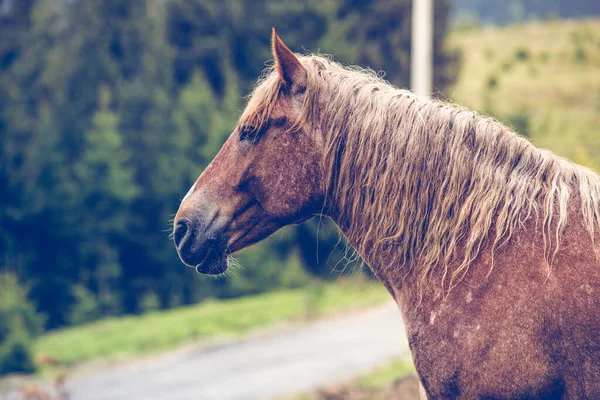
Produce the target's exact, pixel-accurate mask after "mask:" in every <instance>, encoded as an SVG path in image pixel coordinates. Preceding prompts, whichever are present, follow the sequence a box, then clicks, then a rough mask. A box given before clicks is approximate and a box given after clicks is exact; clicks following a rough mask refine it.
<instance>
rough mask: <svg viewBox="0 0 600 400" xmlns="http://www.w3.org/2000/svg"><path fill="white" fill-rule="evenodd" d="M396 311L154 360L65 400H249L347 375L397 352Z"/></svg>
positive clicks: (73, 388)
mask: <svg viewBox="0 0 600 400" xmlns="http://www.w3.org/2000/svg"><path fill="white" fill-rule="evenodd" d="M407 352H408V344H407V342H406V338H405V334H404V326H403V324H402V320H401V316H400V312H399V311H398V308H397V307H396V305H395V304H393V303H392V304H389V303H388V304H385V305H383V306H380V307H377V308H373V309H370V310H367V311H364V312H359V313H355V314H351V315H348V316H344V317H338V318H335V319H331V320H327V321H325V320H323V321H320V322H317V323H315V324H312V325H308V326H303V327H296V328H293V329H289V330H287V331H285V332H279V333H274V334H269V335H264V336H262V337H258V338H252V339H248V340H245V341H242V342H239V343H236V344H231V345H226V346H223V347H217V348H212V349H204V350H202V351H197V352H195V353H191V354H190V353H188V354H180V355H178V356H177V357H173V358H171V359H169V360H167V361H163V362H161V363H154V364H153V363H149V364H145V365H139V366H137V367H136V368H133V369H132V368H131V367H129V368H120V369H116V370H113V371H104V372H102V373H100V374H97V375H93V376H88V377H85V378H80V379H77V378H75V379H74V380H72V381H70V382H69V385H68V387H69V389H70V393H71V394H72V397H71V399H72V400H100V399H102V400H117V399H119V400H121V399H146V400H159V399H160V400H162V399H169V400H184V399H194V400H234V399H236V400H237V399H240V400H242V399H243V400H251V399H269V398H273V397H278V396H285V395H288V394H293V393H296V392H299V391H304V390H310V389H314V388H317V387H320V386H323V385H327V384H331V383H334V382H336V381H340V380H344V379H349V378H352V377H354V376H356V375H358V374H361V373H365V372H367V371H369V370H372V369H374V368H376V367H377V366H379V365H381V364H385V363H386V362H388V361H390V360H392V359H394V358H398V357H399V356H401V355H405V354H407Z"/></svg>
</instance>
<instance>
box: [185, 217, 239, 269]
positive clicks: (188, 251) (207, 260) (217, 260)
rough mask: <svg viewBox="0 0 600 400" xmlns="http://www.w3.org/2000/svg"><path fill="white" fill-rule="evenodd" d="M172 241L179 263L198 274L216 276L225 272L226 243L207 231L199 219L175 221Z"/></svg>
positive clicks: (214, 233)
mask: <svg viewBox="0 0 600 400" xmlns="http://www.w3.org/2000/svg"><path fill="white" fill-rule="evenodd" d="M173 239H174V241H175V247H176V248H177V253H178V254H179V258H181V261H183V263H184V264H186V265H187V266H189V267H193V268H196V271H197V272H198V273H201V274H208V275H218V274H222V273H223V272H225V271H226V270H227V246H226V241H225V240H224V239H222V238H221V237H220V235H219V234H217V233H216V232H211V230H210V229H207V227H206V224H204V223H203V221H202V219H201V218H189V217H181V218H179V219H177V220H176V221H175V227H174V231H173Z"/></svg>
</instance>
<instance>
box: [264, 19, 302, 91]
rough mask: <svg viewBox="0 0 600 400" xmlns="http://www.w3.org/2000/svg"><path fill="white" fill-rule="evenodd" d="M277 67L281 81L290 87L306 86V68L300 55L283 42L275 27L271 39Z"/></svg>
mask: <svg viewBox="0 0 600 400" xmlns="http://www.w3.org/2000/svg"><path fill="white" fill-rule="evenodd" d="M271 47H272V50H273V58H274V59H275V69H276V70H277V73H278V74H279V78H280V79H281V82H282V83H283V84H284V85H286V86H289V87H305V86H306V79H307V78H306V75H307V72H306V68H304V67H303V66H302V64H301V63H300V60H298V57H296V55H295V54H294V53H292V51H291V50H290V49H288V48H287V46H286V45H285V44H284V43H283V41H282V40H281V38H280V37H279V35H277V32H275V28H273V36H272V39H271Z"/></svg>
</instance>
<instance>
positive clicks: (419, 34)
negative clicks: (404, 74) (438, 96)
mask: <svg viewBox="0 0 600 400" xmlns="http://www.w3.org/2000/svg"><path fill="white" fill-rule="evenodd" d="M411 42H412V54H411V67H410V86H411V89H412V91H413V92H414V93H416V94H417V95H420V96H429V95H431V92H432V88H433V0H413V8H412V33H411Z"/></svg>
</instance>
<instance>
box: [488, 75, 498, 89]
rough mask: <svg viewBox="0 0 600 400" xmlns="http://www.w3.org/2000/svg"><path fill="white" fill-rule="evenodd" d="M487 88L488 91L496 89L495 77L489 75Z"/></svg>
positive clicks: (496, 81)
mask: <svg viewBox="0 0 600 400" xmlns="http://www.w3.org/2000/svg"><path fill="white" fill-rule="evenodd" d="M486 86H487V88H488V89H490V90H493V89H496V88H497V87H498V78H497V77H496V75H490V76H489V77H488V79H487V84H486Z"/></svg>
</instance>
